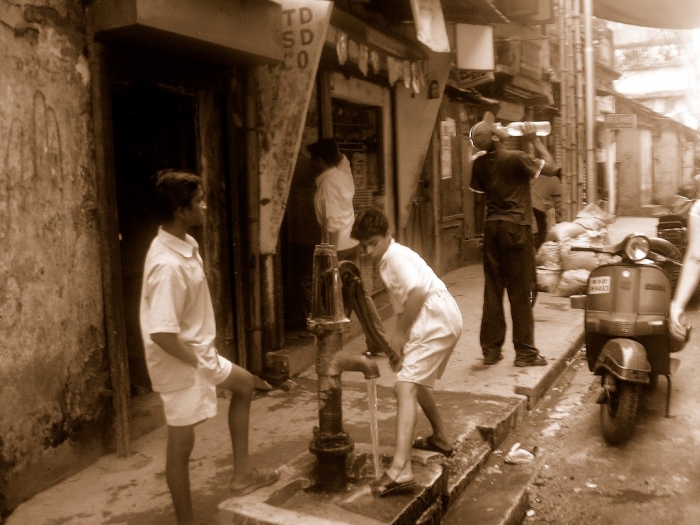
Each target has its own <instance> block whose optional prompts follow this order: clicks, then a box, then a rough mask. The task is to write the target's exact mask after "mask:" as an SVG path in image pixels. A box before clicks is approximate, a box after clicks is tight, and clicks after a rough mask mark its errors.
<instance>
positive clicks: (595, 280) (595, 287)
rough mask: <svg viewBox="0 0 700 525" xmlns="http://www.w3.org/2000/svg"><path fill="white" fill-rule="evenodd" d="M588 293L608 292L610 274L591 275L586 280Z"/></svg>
mask: <svg viewBox="0 0 700 525" xmlns="http://www.w3.org/2000/svg"><path fill="white" fill-rule="evenodd" d="M588 293H589V294H590V295H595V294H600V293H610V276H609V275H606V276H604V277H591V278H590V279H589V280H588Z"/></svg>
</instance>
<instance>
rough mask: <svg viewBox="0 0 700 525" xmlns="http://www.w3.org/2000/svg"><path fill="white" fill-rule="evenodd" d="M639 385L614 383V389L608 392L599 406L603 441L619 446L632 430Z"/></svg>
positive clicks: (637, 404)
mask: <svg viewBox="0 0 700 525" xmlns="http://www.w3.org/2000/svg"><path fill="white" fill-rule="evenodd" d="M639 394H640V385H639V384H638V383H628V382H626V381H616V389H615V391H614V392H610V393H609V395H608V399H607V400H606V401H605V403H602V404H601V405H600V426H601V428H602V430H603V437H604V438H605V441H607V442H608V443H610V444H611V445H621V444H622V443H624V442H625V441H627V440H628V439H629V438H630V436H631V435H632V430H634V423H635V420H636V419H637V407H638V406H639Z"/></svg>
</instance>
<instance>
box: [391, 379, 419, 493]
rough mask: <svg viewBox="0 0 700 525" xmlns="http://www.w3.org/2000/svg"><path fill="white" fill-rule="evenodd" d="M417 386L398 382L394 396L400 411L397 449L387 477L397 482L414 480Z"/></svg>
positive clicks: (398, 411) (397, 417)
mask: <svg viewBox="0 0 700 525" xmlns="http://www.w3.org/2000/svg"><path fill="white" fill-rule="evenodd" d="M416 387H417V385H416V384H414V383H408V382H406V381H397V382H396V384H395V385H394V394H395V395H396V401H397V404H398V409H397V411H396V448H395V450H394V459H393V460H392V462H391V466H390V467H389V469H388V470H387V472H386V473H387V475H388V476H389V477H390V478H391V479H393V480H394V481H396V482H399V483H402V482H404V481H409V480H412V479H413V471H412V470H411V448H412V447H413V432H414V431H415V428H416V417H417V413H418V401H417V396H416V395H417V388H416Z"/></svg>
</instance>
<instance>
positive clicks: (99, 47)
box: [89, 41, 247, 457]
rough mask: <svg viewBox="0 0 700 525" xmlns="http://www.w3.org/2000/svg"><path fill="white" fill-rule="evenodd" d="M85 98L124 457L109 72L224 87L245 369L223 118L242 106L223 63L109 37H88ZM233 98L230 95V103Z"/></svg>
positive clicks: (124, 386)
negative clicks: (90, 121) (89, 110)
mask: <svg viewBox="0 0 700 525" xmlns="http://www.w3.org/2000/svg"><path fill="white" fill-rule="evenodd" d="M89 45H90V47H91V50H90V51H91V52H90V55H91V57H93V60H91V64H90V65H91V74H92V76H91V77H92V79H93V82H92V87H91V89H92V93H91V95H92V99H93V125H94V141H95V144H94V147H95V184H96V190H97V191H96V193H97V197H96V198H97V214H98V219H99V223H100V228H99V232H100V245H101V249H100V251H101V266H102V284H103V286H102V289H103V304H104V315H105V330H106V343H107V351H108V361H109V368H110V379H111V383H112V389H111V391H110V392H109V393H108V394H109V396H110V397H111V398H112V401H113V405H114V417H115V447H116V452H117V455H118V456H119V457H125V456H128V455H129V448H130V439H131V423H130V407H131V399H130V397H131V396H130V394H131V384H130V375H129V367H128V348H127V341H126V336H125V327H126V309H125V304H124V291H123V281H122V273H121V253H120V247H119V219H118V205H117V197H116V188H117V180H116V169H115V151H114V134H113V121H112V97H111V89H112V87H111V86H112V82H113V81H114V79H116V78H131V79H134V80H137V79H138V80H146V81H148V82H150V83H155V84H158V83H162V84H167V85H172V86H178V85H183V84H184V85H187V87H188V88H191V89H194V90H204V91H212V92H217V93H223V94H224V97H225V100H224V102H223V108H222V109H223V110H224V111H223V118H225V119H226V120H227V122H222V131H223V133H224V134H225V138H226V140H227V142H223V141H222V147H223V148H225V150H226V151H224V152H223V155H225V157H224V159H223V162H224V163H225V166H224V170H223V174H224V177H225V178H226V182H227V183H228V186H229V195H227V199H228V208H229V209H228V215H229V217H230V220H229V225H228V226H229V229H230V236H229V237H230V239H229V242H230V245H229V249H230V250H231V253H230V258H231V261H232V264H233V265H234V266H235V268H234V269H233V270H231V278H230V282H231V286H232V288H233V289H232V290H231V295H232V300H233V301H232V302H233V304H234V306H233V330H234V332H233V334H232V338H233V341H234V342H235V347H234V348H235V352H236V357H235V359H234V360H236V361H239V362H240V364H241V366H243V367H245V363H246V361H247V356H246V354H245V351H246V348H247V345H246V344H245V321H244V317H243V312H244V300H243V298H244V293H243V290H242V286H243V283H244V277H243V275H242V272H241V271H237V269H242V268H243V266H242V264H241V261H242V260H243V257H242V250H243V248H242V244H243V243H242V242H241V233H240V229H239V222H240V220H239V218H240V217H241V213H240V210H241V209H242V206H243V205H244V201H242V200H241V196H240V194H242V193H244V192H243V191H241V190H239V189H240V188H243V187H244V185H243V184H242V183H241V181H245V173H246V172H245V170H246V160H247V159H246V158H245V146H244V147H243V151H242V152H239V151H237V150H238V149H240V148H235V147H234V143H235V142H236V141H240V144H245V137H242V136H239V135H237V133H238V130H236V129H235V128H234V127H233V126H232V125H231V124H230V123H231V122H232V121H233V120H234V119H233V118H232V117H231V115H232V113H234V112H238V111H239V110H240V109H241V107H240V106H241V101H242V100H244V97H235V96H234V95H233V93H232V90H233V89H234V86H237V85H238V86H241V85H244V84H245V81H241V79H240V78H237V79H236V81H233V80H232V79H233V78H234V77H235V76H236V70H235V69H233V68H232V67H230V65H229V66H228V67H227V66H226V65H218V66H217V65H215V64H210V63H203V62H202V60H201V59H200V60H192V59H187V58H185V57H180V56H175V55H168V54H166V53H161V52H158V51H149V50H146V49H144V48H140V47H133V46H130V45H127V44H120V43H115V42H102V41H91V42H90V44H89ZM233 99H236V100H235V101H234V100H233ZM201 141H202V137H201V136H199V135H198V136H197V144H196V147H197V151H198V152H199V151H201Z"/></svg>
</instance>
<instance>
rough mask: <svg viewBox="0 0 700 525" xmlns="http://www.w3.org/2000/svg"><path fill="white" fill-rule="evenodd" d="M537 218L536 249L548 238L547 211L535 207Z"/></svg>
mask: <svg viewBox="0 0 700 525" xmlns="http://www.w3.org/2000/svg"><path fill="white" fill-rule="evenodd" d="M532 211H533V212H534V214H535V220H536V221H537V233H536V234H535V251H537V250H539V249H540V246H542V245H543V244H544V242H545V241H546V240H547V212H546V211H542V210H538V209H537V208H533V209H532Z"/></svg>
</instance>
